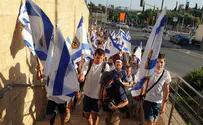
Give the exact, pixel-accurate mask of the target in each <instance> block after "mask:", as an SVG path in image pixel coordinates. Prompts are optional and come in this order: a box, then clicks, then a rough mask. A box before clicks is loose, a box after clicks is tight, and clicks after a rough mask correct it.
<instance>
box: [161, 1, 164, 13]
mask: <svg viewBox="0 0 203 125" xmlns="http://www.w3.org/2000/svg"><path fill="white" fill-rule="evenodd" d="M163 5H164V0H162V3H161V11H162V9H163Z"/></svg>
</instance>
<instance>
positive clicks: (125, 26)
mask: <svg viewBox="0 0 203 125" xmlns="http://www.w3.org/2000/svg"><path fill="white" fill-rule="evenodd" d="M116 27H119V28H125V29H128V28H129V26H128V25H126V24H116Z"/></svg>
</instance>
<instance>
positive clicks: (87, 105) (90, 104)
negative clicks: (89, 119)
mask: <svg viewBox="0 0 203 125" xmlns="http://www.w3.org/2000/svg"><path fill="white" fill-rule="evenodd" d="M83 111H84V112H86V113H90V112H96V113H98V112H99V105H98V99H93V98H91V97H88V96H86V95H84V99H83Z"/></svg>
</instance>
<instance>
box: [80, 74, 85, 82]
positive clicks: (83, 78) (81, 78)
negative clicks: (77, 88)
mask: <svg viewBox="0 0 203 125" xmlns="http://www.w3.org/2000/svg"><path fill="white" fill-rule="evenodd" d="M79 80H80V81H81V82H83V81H84V80H85V75H83V74H80V75H79Z"/></svg>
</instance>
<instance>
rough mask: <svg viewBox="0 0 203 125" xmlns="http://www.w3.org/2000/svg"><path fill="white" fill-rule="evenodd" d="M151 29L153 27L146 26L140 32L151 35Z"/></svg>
mask: <svg viewBox="0 0 203 125" xmlns="http://www.w3.org/2000/svg"><path fill="white" fill-rule="evenodd" d="M152 29H153V26H148V27H145V28H143V29H142V31H143V32H146V33H151V32H152Z"/></svg>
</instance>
